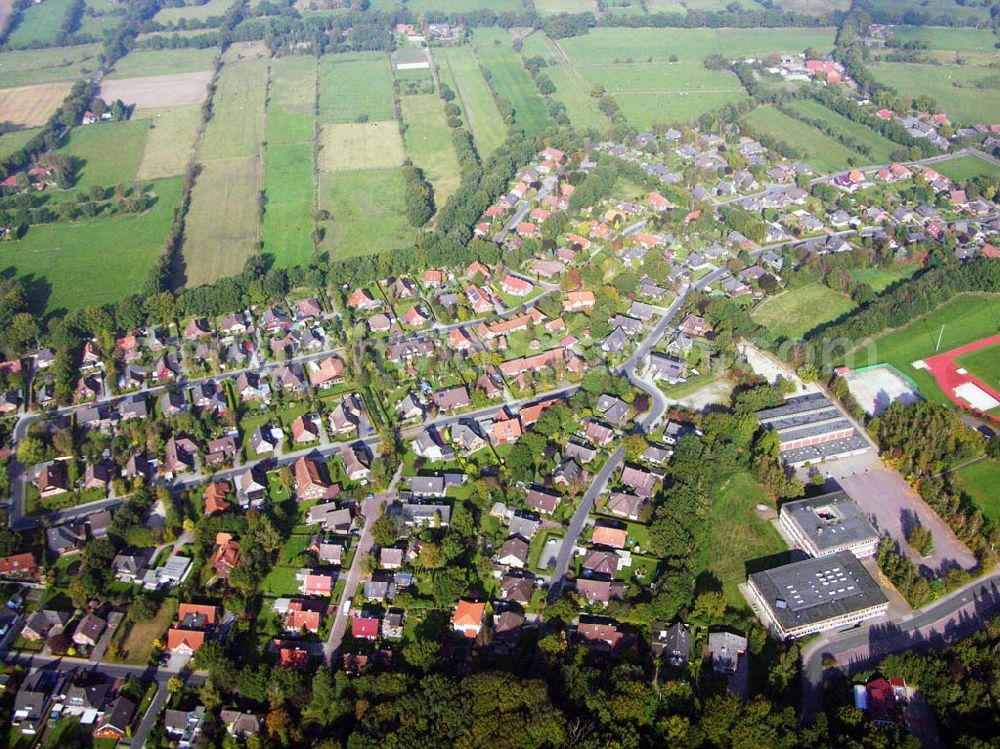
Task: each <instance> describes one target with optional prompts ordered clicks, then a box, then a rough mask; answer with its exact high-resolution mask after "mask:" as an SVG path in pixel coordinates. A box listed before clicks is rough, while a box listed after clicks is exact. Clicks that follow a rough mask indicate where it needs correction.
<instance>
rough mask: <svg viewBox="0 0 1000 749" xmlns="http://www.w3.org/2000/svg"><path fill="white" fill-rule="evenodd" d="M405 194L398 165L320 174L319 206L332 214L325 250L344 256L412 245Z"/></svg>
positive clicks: (324, 243) (333, 254) (332, 254)
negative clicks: (387, 167)
mask: <svg viewBox="0 0 1000 749" xmlns="http://www.w3.org/2000/svg"><path fill="white" fill-rule="evenodd" d="M404 194H405V185H404V183H403V174H402V170H401V169H399V168H396V169H368V170H365V171H355V172H337V173H336V174H332V175H331V174H320V207H321V208H325V209H326V210H328V211H330V213H331V215H332V216H333V220H332V221H330V222H328V225H327V226H326V227H325V228H326V236H325V237H324V240H323V244H322V249H323V250H325V251H328V252H329V253H330V257H331V259H341V258H345V257H353V256H356V255H368V254H371V253H375V252H384V251H385V250H393V249H402V248H404V247H409V246H411V245H412V244H413V231H414V230H413V228H412V227H411V226H410V225H409V223H408V222H407V220H406V208H405V204H404Z"/></svg>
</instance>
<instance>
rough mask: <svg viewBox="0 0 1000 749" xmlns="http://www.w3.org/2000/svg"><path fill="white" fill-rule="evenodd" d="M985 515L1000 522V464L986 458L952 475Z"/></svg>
mask: <svg viewBox="0 0 1000 749" xmlns="http://www.w3.org/2000/svg"><path fill="white" fill-rule="evenodd" d="M951 477H952V479H954V481H955V482H956V483H957V484H958V487H959V488H960V489H961V490H962V491H964V492H965V493H966V494H968V495H969V497H971V498H972V501H973V502H974V503H975V504H976V506H977V507H978V508H979V509H980V510H982V511H983V515H985V516H986V517H988V518H990V519H991V520H994V521H996V522H1000V464H998V463H997V462H996V461H994V460H990V459H989V458H984V459H983V460H979V461H977V462H975V463H973V464H971V465H967V466H965V467H964V468H959V469H958V470H957V471H955V472H954V473H952V474H951Z"/></svg>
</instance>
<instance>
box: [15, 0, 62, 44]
mask: <svg viewBox="0 0 1000 749" xmlns="http://www.w3.org/2000/svg"><path fill="white" fill-rule="evenodd" d="M72 2H73V0H44V2H42V3H39V4H38V5H35V4H32V5H29V6H28V8H27V9H26V10H25V11H24V13H22V14H21V23H19V24H18V25H17V28H16V29H14V33H12V34H11V35H10V37H9V38H8V39H7V43H8V44H9V45H10V46H11V47H15V48H16V47H24V46H27V45H29V44H31V43H32V42H41V43H42V44H52V42H54V41H55V39H56V35H57V34H58V33H59V27H60V26H62V22H63V20H65V18H66V11H67V10H69V6H70V4H71V3H72Z"/></svg>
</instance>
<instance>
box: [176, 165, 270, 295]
mask: <svg viewBox="0 0 1000 749" xmlns="http://www.w3.org/2000/svg"><path fill="white" fill-rule="evenodd" d="M260 189H261V168H260V162H259V161H258V160H257V159H256V158H254V157H247V158H235V159H222V160H215V161H208V162H206V163H205V165H204V168H203V169H202V171H201V174H199V175H198V180H197V182H195V185H194V189H193V190H192V191H191V207H190V208H189V209H188V213H187V218H186V220H185V227H184V251H183V255H184V273H185V277H186V281H187V285H189V286H197V285H198V284H202V283H209V282H211V281H214V280H215V279H217V278H222V277H224V276H232V275H235V274H237V273H239V272H240V271H241V270H243V264H244V262H245V261H246V259H247V258H248V257H250V255H253V254H254V253H256V251H257V250H256V244H257V242H258V241H259V239H260V229H259V226H258V221H259V211H258V207H257V195H258V193H259V191H260ZM219 206H225V210H224V211H220V210H219Z"/></svg>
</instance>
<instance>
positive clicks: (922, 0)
mask: <svg viewBox="0 0 1000 749" xmlns="http://www.w3.org/2000/svg"><path fill="white" fill-rule="evenodd" d="M879 6H880V7H882V8H885V9H886V10H893V11H904V12H905V11H908V10H912V11H915V12H917V13H926V14H928V16H929V17H930V18H931V19H934V18H939V17H941V16H942V15H947V16H951V17H953V18H962V19H974V20H977V21H986V20H987V19H988V18H989V8H987V7H984V6H981V5H971V4H967V5H959V4H958V3H957V2H955V0H879Z"/></svg>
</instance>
